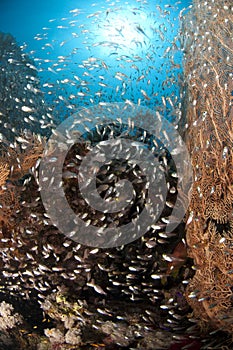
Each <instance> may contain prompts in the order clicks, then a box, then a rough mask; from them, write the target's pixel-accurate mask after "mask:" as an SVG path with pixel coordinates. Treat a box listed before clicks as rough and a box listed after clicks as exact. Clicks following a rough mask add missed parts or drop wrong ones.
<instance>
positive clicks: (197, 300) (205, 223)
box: [183, 0, 233, 333]
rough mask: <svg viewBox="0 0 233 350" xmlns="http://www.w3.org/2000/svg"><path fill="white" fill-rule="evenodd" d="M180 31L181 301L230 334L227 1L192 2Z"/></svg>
mask: <svg viewBox="0 0 233 350" xmlns="http://www.w3.org/2000/svg"><path fill="white" fill-rule="evenodd" d="M183 29H184V30H185V34H186V35H185V39H184V48H185V67H184V69H185V76H186V83H187V86H188V91H187V96H186V99H187V100H188V103H187V105H188V108H187V121H188V130H187V134H186V142H187V145H188V148H189V151H190V154H191V159H192V165H193V171H194V183H193V189H192V195H191V201H190V207H189V211H190V217H191V218H192V222H191V223H189V225H187V242H188V245H189V254H190V256H191V257H193V258H194V260H195V264H196V267H197V271H196V274H195V276H194V278H193V279H192V281H191V283H190V284H189V286H188V288H187V297H188V300H189V302H190V304H191V306H192V307H193V310H194V315H195V316H196V317H197V318H199V319H201V320H202V322H203V321H204V324H205V323H207V322H208V323H209V324H210V325H211V326H212V327H214V328H216V327H217V328H220V329H223V330H226V331H229V332H231V333H232V331H233V324H232V317H233V306H232V296H233V294H232V286H233V246H232V238H233V226H232V225H233V187H232V186H233V165H232V164H233V148H232V145H233V118H232V104H233V101H232V93H233V74H232V72H233V64H232V62H233V50H232V44H233V42H232V32H233V7H232V2H231V1H230V0H227V1H222V0H218V1H215V2H213V1H209V0H207V1H205V4H204V5H203V4H202V2H200V1H199V0H194V4H193V8H192V10H191V11H190V13H189V14H188V15H186V18H185V21H184V28H183Z"/></svg>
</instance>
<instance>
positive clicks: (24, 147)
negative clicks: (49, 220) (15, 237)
mask: <svg viewBox="0 0 233 350" xmlns="http://www.w3.org/2000/svg"><path fill="white" fill-rule="evenodd" d="M18 139H19V140H20V141H21V143H19V142H18V143H16V142H15V143H14V145H12V144H10V145H9V144H8V145H7V146H2V152H1V156H0V186H1V188H0V202H1V207H0V227H1V228H2V230H4V227H7V226H11V225H12V219H13V217H12V216H13V213H15V212H16V211H17V209H19V206H20V203H19V196H20V186H19V185H17V184H15V183H14V181H15V180H19V179H20V178H22V177H23V176H24V175H26V174H28V172H29V169H30V168H32V167H33V166H35V163H36V161H37V160H38V158H39V157H41V156H42V153H43V146H44V139H43V138H41V137H40V136H37V135H35V134H32V133H30V132H26V131H24V132H23V133H22V134H21V136H20V137H19V138H18Z"/></svg>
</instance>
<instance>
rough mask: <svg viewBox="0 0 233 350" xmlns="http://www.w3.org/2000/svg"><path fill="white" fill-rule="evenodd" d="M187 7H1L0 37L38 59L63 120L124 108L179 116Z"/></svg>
mask: <svg viewBox="0 0 233 350" xmlns="http://www.w3.org/2000/svg"><path fill="white" fill-rule="evenodd" d="M190 4H191V1H190V0H183V1H174V0H170V1H169V0H168V1H165V0H161V1H158V0H157V1H156V0H153V1H152V0H148V1H140V0H138V1H137V0H129V1H121V0H119V1H108V0H107V1H96V2H94V1H80V0H79V1H77V0H69V1H61V0H60V1H57V0H49V1H48V0H47V1H45V0H42V1H37V2H33V1H29V0H21V1H17V0H13V1H10V2H9V1H8V0H1V2H0V31H3V32H9V33H11V34H12V35H13V36H14V37H15V38H16V40H17V42H18V44H19V45H21V46H22V47H23V50H24V51H25V52H27V53H28V54H29V56H30V57H32V58H34V59H35V66H36V68H37V70H38V75H39V78H40V81H41V90H42V91H43V93H44V97H45V101H46V103H47V104H48V105H49V106H51V109H52V110H53V115H54V117H55V118H57V119H59V120H63V119H64V118H66V117H67V116H69V115H70V114H71V113H73V112H74V111H76V110H77V109H79V108H80V107H88V106H91V105H93V104H97V103H100V102H123V101H126V100H130V101H132V102H133V103H137V104H141V105H146V106H148V107H150V108H153V109H154V108H156V109H158V110H159V111H160V112H161V113H163V115H165V116H166V117H167V118H168V119H170V120H177V118H179V113H180V112H179V111H180V105H179V103H180V89H179V83H180V81H181V79H182V78H181V75H182V51H181V50H180V46H179V41H178V40H176V39H175V38H176V37H177V35H178V32H179V26H180V20H179V17H180V16H181V15H180V11H181V10H182V9H184V8H187V7H188V6H189V5H190Z"/></svg>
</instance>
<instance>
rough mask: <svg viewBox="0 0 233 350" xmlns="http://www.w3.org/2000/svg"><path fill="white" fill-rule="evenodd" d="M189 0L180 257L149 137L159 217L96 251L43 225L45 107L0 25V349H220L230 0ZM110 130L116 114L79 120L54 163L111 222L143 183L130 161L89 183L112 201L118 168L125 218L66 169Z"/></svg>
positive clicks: (163, 155)
mask: <svg viewBox="0 0 233 350" xmlns="http://www.w3.org/2000/svg"><path fill="white" fill-rule="evenodd" d="M200 6H201V5H200V1H197V0H194V4H193V8H192V10H191V11H190V12H189V14H187V15H185V21H184V27H183V31H184V33H185V38H184V42H183V45H184V47H185V62H184V63H185V66H184V69H185V72H184V73H185V79H186V80H185V89H186V100H185V101H184V104H185V107H184V109H185V117H186V118H187V123H188V129H187V133H186V142H187V145H188V147H189V151H190V154H191V158H192V164H193V168H194V184H193V190H192V194H190V196H191V198H190V207H189V213H188V216H187V243H188V247H189V248H188V253H189V257H187V246H186V242H185V240H184V238H185V230H184V228H185V223H184V222H181V223H180V224H179V226H177V228H176V229H175V230H174V231H173V232H171V233H167V232H165V230H166V224H167V223H168V222H169V216H170V215H171V212H172V207H173V205H174V203H175V201H176V198H177V191H178V190H177V179H176V177H173V176H172V174H174V172H175V170H176V169H175V164H174V162H173V161H172V157H171V155H170V154H169V152H168V151H167V150H166V149H163V148H161V147H160V145H159V147H158V149H156V148H155V157H156V158H157V159H158V162H159V164H160V166H161V168H162V169H163V171H164V174H165V178H166V185H167V187H168V189H169V191H168V196H167V198H166V205H165V206H164V209H163V211H162V213H161V215H160V217H159V220H158V222H156V223H155V224H154V225H153V226H152V227H151V228H150V229H149V230H148V232H146V234H145V235H144V236H143V237H142V238H139V239H137V240H136V241H134V242H132V243H130V244H127V245H124V246H120V247H117V248H111V249H103V248H102V249H101V248H100V249H96V248H92V247H87V246H84V245H81V244H78V243H76V242H74V241H73V240H72V239H69V238H67V237H66V236H64V235H63V234H61V233H60V232H59V230H58V229H57V228H56V227H55V226H53V224H52V222H51V221H50V219H49V217H48V215H47V214H46V211H45V208H44V207H43V203H42V200H41V197H40V188H39V185H38V167H39V159H40V157H41V156H42V153H43V144H44V142H45V139H44V138H43V137H42V136H41V135H42V134H44V133H47V132H48V131H47V130H49V127H47V126H48V125H53V121H52V117H51V114H50V112H51V110H50V109H49V108H47V107H46V106H45V102H44V101H43V99H42V94H41V92H40V88H39V81H38V77H37V73H36V67H35V66H34V63H33V62H32V61H31V60H29V59H28V57H27V56H26V55H25V54H23V53H22V50H21V49H20V48H18V46H17V45H16V43H15V41H14V39H13V38H12V37H11V36H10V35H7V34H1V36H0V42H1V43H2V44H3V45H1V50H0V55H1V66H0V67H1V71H0V80H1V82H5V81H6V84H5V83H2V84H1V87H0V89H2V90H1V91H0V100H1V107H0V113H1V121H2V123H1V126H2V127H1V133H2V135H1V157H0V186H1V189H0V200H1V208H0V219H1V222H0V266H1V271H0V291H1V293H0V301H1V304H0V321H1V319H2V323H1V327H2V328H1V327H0V328H1V330H2V335H1V336H0V347H2V349H9V350H14V349H16V348H17V349H27V350H29V349H30V350H55V349H56V350H65V349H73V350H74V349H76V350H77V349H82V350H87V349H104V350H114V349H128V348H130V349H132V350H133V349H140V350H156V349H157V350H161V349H164V350H165V349H169V350H174V349H182V348H189V349H195V350H198V349H203V350H204V349H219V348H221V347H222V348H224V349H226V350H227V349H231V348H232V342H231V333H232V322H231V320H232V284H233V283H232V271H233V266H232V260H231V259H232V230H233V225H232V204H233V202H232V198H233V197H232V182H233V169H232V141H233V140H232V138H233V134H232V119H233V118H232V117H233V116H232V108H231V103H232V89H233V87H232V85H233V84H232V63H231V62H232V58H233V57H232V54H233V53H232V49H231V44H232V41H231V36H230V33H232V10H231V5H230V1H215V2H212V1H209V0H207V1H206V2H205V5H204V7H203V11H201V10H200ZM204 9H206V11H204ZM216 21H218V22H217V23H218V26H216V25H215V24H216ZM200 23H201V25H197V24H200ZM193 57H198V59H196V60H193ZM16 74H17V76H18V77H19V78H18V79H17V80H16V79H15V76H16ZM9 91H10V93H9ZM20 91H21V95H20ZM16 110H17V113H15V111H16ZM182 122H184V121H183V120H182ZM9 128H11V130H9ZM25 129H27V130H25ZM22 130H23V131H22ZM29 130H31V132H30V131H29ZM32 131H34V132H35V134H33V133H32ZM131 131H132V130H131ZM120 132H122V130H121V131H120ZM114 133H119V125H118V124H117V123H115V124H114V123H113V124H112V125H110V126H109V128H107V129H106V128H105V127H104V128H102V129H98V128H93V129H92V130H89V131H87V133H86V135H85V137H86V139H85V140H84V141H85V142H82V144H81V145H80V144H78V143H77V144H75V145H74V146H73V147H72V148H71V149H70V150H69V152H68V154H67V157H66V159H65V162H64V166H63V186H64V192H65V195H66V198H67V201H68V202H69V204H70V206H71V207H72V209H73V210H74V211H77V212H78V211H79V213H81V214H80V215H81V216H82V217H83V218H84V219H85V220H86V222H88V221H89V220H91V221H93V222H95V223H96V225H100V224H101V223H102V224H103V225H108V224H109V223H110V222H112V221H114V220H115V222H117V221H118V222H119V225H121V224H124V223H125V222H127V220H129V219H131V218H134V217H135V216H137V215H138V213H139V212H140V210H141V209H142V206H143V204H144V202H143V200H144V199H145V198H146V193H147V191H146V187H145V179H144V177H143V174H141V172H140V169H138V168H137V167H132V165H130V164H129V163H127V162H126V161H120V160H117V161H114V162H112V163H111V164H108V166H106V167H102V169H101V170H100V171H99V173H98V176H97V183H98V184H97V187H98V191H99V193H100V195H101V196H102V198H106V197H107V198H110V199H111V196H112V197H113V196H114V194H111V193H112V192H111V191H109V190H110V189H111V188H114V186H115V183H116V182H117V181H119V180H121V179H122V178H125V177H127V178H128V179H129V180H130V181H131V182H133V183H134V186H135V187H134V188H135V194H136V195H135V197H136V200H135V203H134V205H133V206H132V207H131V208H127V210H126V211H125V216H124V215H121V214H118V213H117V214H115V213H113V214H111V215H108V216H107V215H101V216H100V215H99V213H98V211H97V210H94V209H93V208H89V207H85V205H83V200H82V197H81V195H80V192H79V191H78V180H77V176H73V175H77V171H76V170H77V168H78V167H79V165H80V160H81V159H82V157H84V156H85V154H86V153H87V152H88V150H89V148H90V145H92V144H96V143H98V142H99V141H103V140H104V139H105V137H107V136H109V135H111V136H113V135H115V134H114ZM107 134H108V135H107ZM133 135H134V136H133V137H134V138H133V140H134V141H137V140H142V139H145V140H146V142H147V143H146V144H145V147H149V143H150V141H151V139H150V136H151V135H147V134H146V135H145V134H143V135H142V131H141V130H138V129H137V128H136V129H134V130H133ZM131 136H132V135H131ZM75 171H76V173H75ZM112 174H114V176H112ZM122 174H123V175H122ZM135 174H136V175H135ZM109 193H110V194H109ZM142 199H143V200H142ZM84 204H85V203H84ZM191 258H192V259H193V260H194V262H195V271H193V269H192V265H193V260H192V259H191ZM189 280H191V281H190V282H189ZM188 282H189V284H188ZM187 285H188V286H187ZM186 286H187V288H186ZM185 295H186V297H187V300H188V302H187V300H186V297H185ZM188 303H190V305H191V306H192V308H191V307H190V305H189V304H188ZM3 318H4V319H3ZM198 325H199V327H198ZM11 327H13V328H11ZM8 328H11V333H10V334H8ZM216 328H217V330H216V331H215V329H216ZM213 329H214V330H213ZM200 330H201V332H200ZM219 330H224V331H228V332H229V333H230V336H229V337H227V336H226V334H225V333H221V332H219ZM215 332H216V333H215ZM203 333H205V335H203ZM213 334H214V337H213ZM213 338H214V339H213Z"/></svg>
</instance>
